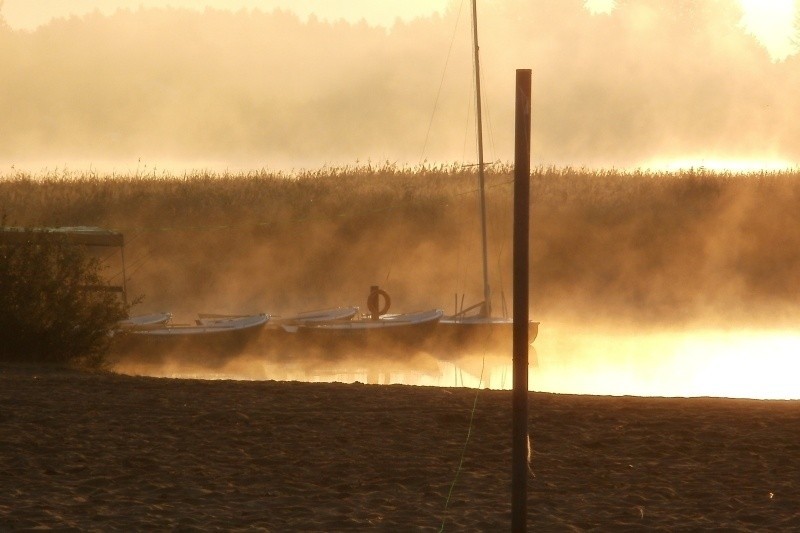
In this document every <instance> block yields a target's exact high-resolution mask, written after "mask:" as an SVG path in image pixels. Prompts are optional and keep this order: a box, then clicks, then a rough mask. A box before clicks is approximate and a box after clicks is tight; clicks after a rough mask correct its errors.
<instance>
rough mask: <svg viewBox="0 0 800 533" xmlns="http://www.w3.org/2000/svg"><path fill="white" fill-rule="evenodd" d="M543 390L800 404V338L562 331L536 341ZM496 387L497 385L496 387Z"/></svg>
mask: <svg viewBox="0 0 800 533" xmlns="http://www.w3.org/2000/svg"><path fill="white" fill-rule="evenodd" d="M536 344H537V346H538V355H539V367H538V368H535V369H532V370H531V372H530V383H531V389H532V390H537V391H542V392H556V393H571V394H598V395H614V396H622V395H635V396H671V397H675V396H677V397H698V396H714V397H724V398H753V399H772V400H776V399H780V400H790V399H800V381H798V380H797V376H798V375H800V333H798V332H796V331H788V330H786V331H784V330H774V331H744V330H727V331H724V330H699V331H687V332H680V331H677V332H655V333H639V334H637V333H632V334H607V333H604V332H602V331H595V330H592V331H588V332H583V333H581V332H578V333H577V334H576V333H575V332H571V333H570V334H569V335H567V334H565V331H562V330H561V329H560V328H557V329H556V330H555V331H553V332H551V334H550V335H548V336H541V338H539V339H537V341H536ZM493 385H495V384H494V383H493Z"/></svg>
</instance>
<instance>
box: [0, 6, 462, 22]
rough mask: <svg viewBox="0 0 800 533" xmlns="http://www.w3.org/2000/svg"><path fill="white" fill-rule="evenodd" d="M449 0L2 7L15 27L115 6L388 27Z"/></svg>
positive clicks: (435, 9) (108, 10) (440, 8)
mask: <svg viewBox="0 0 800 533" xmlns="http://www.w3.org/2000/svg"><path fill="white" fill-rule="evenodd" d="M448 1H449V0H6V1H5V8H4V9H3V11H4V13H5V16H6V19H7V21H8V23H9V24H10V25H11V26H12V27H14V28H26V29H32V28H35V27H37V26H39V25H40V24H43V23H45V22H47V21H48V20H50V19H51V18H53V17H63V16H67V15H70V14H86V13H89V12H91V11H93V10H100V11H101V12H102V13H105V14H110V13H112V12H114V11H115V10H117V9H120V8H127V9H137V8H138V7H140V6H141V7H144V8H149V7H165V6H169V7H177V8H184V9H197V10H202V9H204V8H207V7H210V8H214V9H227V10H231V11H236V10H239V9H260V10H264V11H272V10H273V9H283V10H288V11H292V12H294V13H297V14H298V15H300V16H302V17H304V18H305V17H307V16H308V15H311V14H314V15H315V16H317V17H318V18H320V19H323V20H330V21H335V20H340V19H344V20H346V21H349V22H358V21H360V20H366V21H367V22H368V23H370V24H374V25H381V26H389V25H391V24H392V23H393V22H394V21H395V19H396V18H401V19H404V20H408V19H411V18H414V17H419V16H429V15H431V14H432V13H435V12H439V13H441V12H442V11H443V10H444V8H445V6H446V5H447V3H448Z"/></svg>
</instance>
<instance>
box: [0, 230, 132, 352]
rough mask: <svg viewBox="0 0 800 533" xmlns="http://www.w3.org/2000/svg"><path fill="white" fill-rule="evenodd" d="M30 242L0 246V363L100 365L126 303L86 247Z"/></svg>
mask: <svg viewBox="0 0 800 533" xmlns="http://www.w3.org/2000/svg"><path fill="white" fill-rule="evenodd" d="M29 237H30V238H29V239H27V243H26V244H13V245H12V244H3V245H0V360H4V361H19V362H47V363H57V364H64V365H79V366H91V367H98V366H102V365H103V363H104V361H105V355H106V352H107V350H108V347H109V343H110V336H109V332H110V331H111V330H112V328H113V327H114V325H115V324H116V322H117V321H119V320H120V319H122V318H124V317H125V316H127V311H128V310H127V309H126V306H125V304H123V302H122V301H120V298H119V296H118V295H116V294H114V293H112V292H108V291H99V290H96V289H92V287H95V288H96V287H97V286H100V285H102V284H103V282H102V279H101V276H100V271H101V267H102V265H101V264H100V261H99V260H98V259H96V258H92V257H90V256H89V255H88V253H87V251H86V249H85V248H84V247H81V246H75V245H71V244H69V243H67V242H66V241H56V242H53V240H52V239H48V240H46V241H45V240H44V239H42V238H41V235H37V234H36V233H35V232H30V236H29Z"/></svg>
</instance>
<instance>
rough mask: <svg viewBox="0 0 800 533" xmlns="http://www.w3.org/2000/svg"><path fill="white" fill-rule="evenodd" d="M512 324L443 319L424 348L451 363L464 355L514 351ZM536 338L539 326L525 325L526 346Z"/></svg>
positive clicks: (474, 319) (488, 320)
mask: <svg viewBox="0 0 800 533" xmlns="http://www.w3.org/2000/svg"><path fill="white" fill-rule="evenodd" d="M513 330H514V322H513V321H512V320H505V319H498V318H490V319H476V318H470V319H456V318H450V317H447V318H443V319H442V320H441V321H439V324H438V325H437V328H436V332H435V334H434V335H433V336H431V338H430V340H429V343H428V345H427V347H428V349H429V351H430V352H431V353H432V354H433V355H435V356H437V357H439V358H440V359H444V360H447V359H451V358H454V357H458V356H461V355H464V354H467V353H487V352H494V353H499V352H507V353H508V354H511V350H512V348H513ZM538 334H539V323H538V322H529V323H528V342H529V343H533V341H534V340H536V337H537V336H538Z"/></svg>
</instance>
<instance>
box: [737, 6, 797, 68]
mask: <svg viewBox="0 0 800 533" xmlns="http://www.w3.org/2000/svg"><path fill="white" fill-rule="evenodd" d="M739 2H740V4H741V6H742V12H743V13H742V20H741V24H742V27H743V28H744V29H745V31H747V32H748V33H750V34H752V35H753V36H755V37H756V38H757V39H758V40H759V42H761V44H762V45H763V46H764V48H766V49H767V51H768V52H769V55H770V57H771V58H772V60H773V61H783V60H784V59H786V58H787V57H789V56H791V55H793V54H795V53H797V51H798V45H797V42H796V35H797V27H796V25H795V20H796V16H797V8H796V6H795V0H739Z"/></svg>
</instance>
